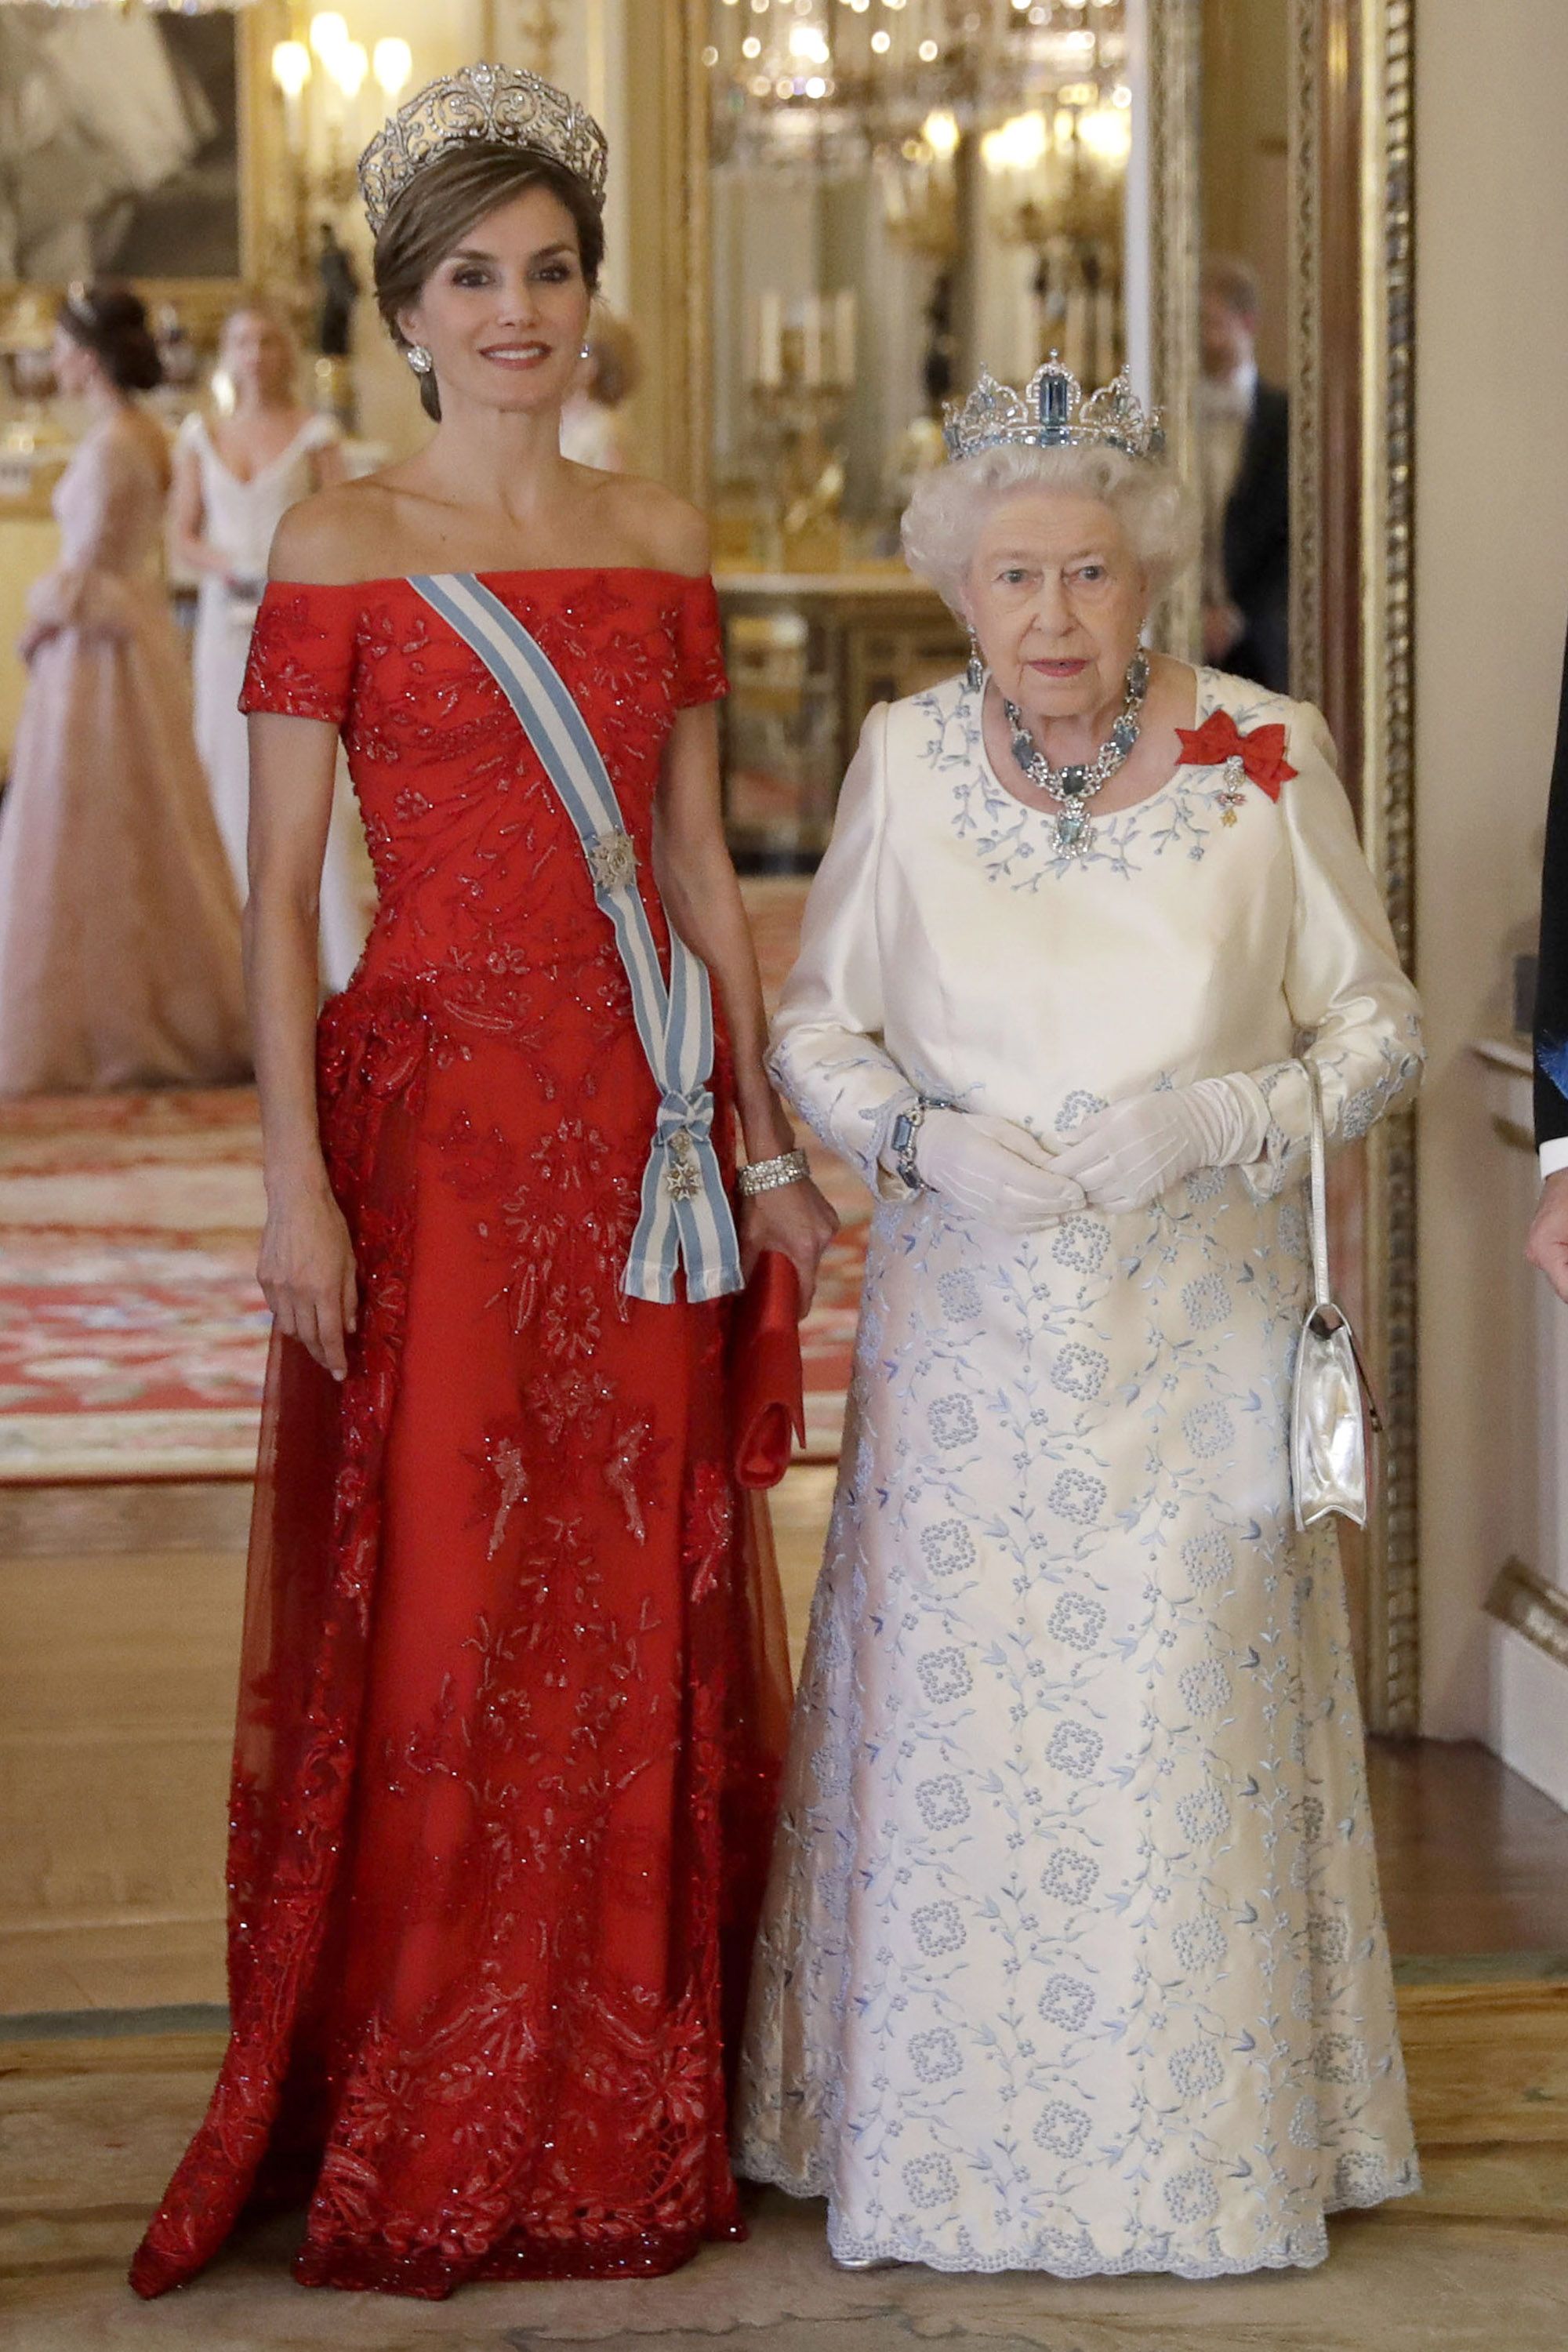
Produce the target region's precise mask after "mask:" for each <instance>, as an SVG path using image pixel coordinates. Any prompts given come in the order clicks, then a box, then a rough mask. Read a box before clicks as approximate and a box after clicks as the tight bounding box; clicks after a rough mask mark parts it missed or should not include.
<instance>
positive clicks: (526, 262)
mask: <svg viewBox="0 0 1568 2352" xmlns="http://www.w3.org/2000/svg"><path fill="white" fill-rule="evenodd" d="M589 300H590V289H589V286H588V282H587V279H586V278H585V277H584V269H583V257H582V254H581V252H580V250H579V247H578V237H577V226H576V223H575V222H574V219H573V217H572V215H571V214H570V212H568V210H567V208H566V206H565V205H563V203H562V201H561V199H560V197H559V196H557V195H555V194H553V193H552V191H551V190H550V189H549V188H546V187H531V188H526V189H524V191H523V192H522V194H521V195H517V196H514V197H513V198H512V199H511V201H510V203H509V204H503V205H499V206H498V207H497V208H496V210H495V211H494V212H491V213H487V214H486V215H485V216H484V218H483V219H482V220H479V221H477V222H475V224H474V226H472V227H471V228H470V229H468V230H467V231H466V232H465V233H464V235H463V236H462V238H461V241H460V242H459V243H458V245H457V246H456V247H453V249H452V251H451V252H449V253H447V254H446V255H444V256H443V257H442V259H441V260H440V262H439V263H438V264H437V267H436V268H435V269H434V270H433V271H432V272H431V274H430V276H429V277H428V278H426V281H425V283H424V285H423V286H422V287H421V288H420V289H419V299H418V301H417V302H416V303H415V304H413V305H411V306H410V307H409V308H408V309H406V310H402V311H400V312H399V313H398V318H397V325H398V328H399V331H401V333H402V334H403V336H404V337H405V341H407V342H409V343H410V344H422V345H423V346H424V348H425V349H426V351H427V352H429V354H430V359H431V366H432V373H434V375H435V378H436V381H437V384H438V385H439V387H440V393H441V403H442V411H443V414H444V415H447V416H450V415H453V414H454V413H455V412H458V411H460V410H461V409H462V408H464V407H466V406H472V407H477V408H499V409H504V410H509V411H516V410H533V409H545V408H559V407H560V405H561V404H562V402H563V400H564V399H565V397H566V394H567V393H568V392H569V391H570V390H571V388H572V382H573V378H574V375H575V373H576V371H577V367H578V364H579V360H580V354H581V352H582V345H583V338H584V333H585V331H586V329H587V324H588V307H589Z"/></svg>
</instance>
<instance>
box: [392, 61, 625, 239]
mask: <svg viewBox="0 0 1568 2352" xmlns="http://www.w3.org/2000/svg"><path fill="white" fill-rule="evenodd" d="M470 139H482V140H486V141H493V142H496V143H497V144H498V145H500V146H502V147H524V148H531V150H533V152H535V153H537V154H540V155H545V156H548V157H549V159H550V161H551V162H552V163H560V164H562V165H563V166H564V168H565V169H566V170H567V171H568V172H572V173H575V174H576V176H577V178H578V179H579V180H581V181H582V182H583V184H584V187H585V188H586V189H587V191H588V194H589V195H590V196H591V197H592V199H593V201H594V203H595V205H601V206H602V205H603V204H604V201H605V169H606V166H607V164H608V162H609V146H608V142H606V140H605V134H604V132H603V131H601V130H600V128H599V126H598V124H597V123H596V122H595V120H594V118H593V116H592V115H591V114H590V113H589V112H588V110H587V109H586V108H585V107H582V106H579V105H578V103H577V101H576V100H575V99H574V98H569V97H568V96H567V94H566V92H565V91H564V90H563V89H556V87H555V85H554V83H553V82H548V81H543V80H542V79H540V77H539V75H538V74H533V73H527V72H525V71H524V70H523V68H521V66H489V65H479V66H465V67H464V68H462V70H461V72H460V73H455V74H443V75H442V77H441V79H439V80H438V81H432V82H426V85H425V88H424V89H420V90H416V92H415V94H414V96H413V97H412V98H411V99H409V100H407V102H406V104H405V105H403V106H400V107H399V108H398V110H397V111H396V113H395V115H393V116H392V117H391V118H390V120H389V121H386V122H384V124H383V125H382V127H381V129H380V130H379V131H377V132H376V134H375V137H374V139H373V140H372V141H371V142H370V144H369V146H368V147H366V149H365V151H364V152H363V155H362V156H361V157H360V159H359V185H360V194H361V195H362V196H363V198H364V208H365V214H366V216H367V217H368V219H369V221H370V226H371V232H372V235H373V236H380V234H381V229H382V225H383V223H384V221H385V219H386V216H387V214H388V213H389V212H390V211H391V210H392V207H393V205H395V202H396V201H397V198H398V197H399V196H400V195H401V194H402V193H403V191H404V189H405V187H406V186H407V185H408V184H409V182H410V181H411V180H413V179H415V178H416V177H417V176H418V174H419V173H421V172H422V171H423V170H424V169H425V167H426V164H427V163H434V162H435V160H436V158H437V155H444V154H445V153H446V152H447V149H448V148H450V147H458V146H461V145H463V144H464V143H465V142H467V141H468V140H470Z"/></svg>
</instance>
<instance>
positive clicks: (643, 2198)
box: [132, 959, 788, 2296]
mask: <svg viewBox="0 0 1568 2352" xmlns="http://www.w3.org/2000/svg"><path fill="white" fill-rule="evenodd" d="M532 982H533V985H532V992H531V991H530V987H529V985H528V984H527V983H525V982H519V984H518V992H517V994H516V995H515V996H514V997H513V998H512V999H511V1000H510V1001H509V1002H508V1003H506V1004H505V1005H504V1006H503V1007H501V1008H500V1010H498V1008H497V1005H496V1003H495V1002H494V1001H493V999H491V998H484V999H480V998H478V997H473V996H468V995H465V996H461V997H458V996H456V995H454V994H453V993H452V992H446V993H443V992H439V991H437V990H436V989H435V988H434V987H432V988H428V989H426V990H424V991H421V990H419V989H417V988H410V987H408V986H406V985H400V986H395V987H385V986H382V987H378V986H377V985H375V984H374V982H372V983H368V984H367V983H365V982H356V983H355V984H354V986H353V988H351V990H350V991H349V992H347V993H346V994H345V995H344V996H342V997H340V998H338V999H336V1000H335V1001H334V1003H333V1004H332V1005H331V1006H330V1007H329V1009H328V1012H327V1014H326V1016H325V1017H324V1020H323V1024H322V1052H321V1086H322V1126H323V1134H324V1136H325V1139H326V1141H327V1147H328V1160H329V1166H330V1169H331V1176H332V1181H333V1184H334V1189H335V1190H336V1191H337V1193H338V1197H339V1199H340V1200H341V1201H342V1204H343V1207H344V1210H345V1213H346V1214H347V1216H348V1219H349V1223H350V1227H351V1230H352V1232H353V1238H354V1246H355V1254H356V1258H357V1260H358V1264H359V1268H360V1276H361V1308H360V1328H359V1332H358V1335H357V1339H356V1341H355V1344H354V1347H353V1354H352V1360H351V1370H350V1374H349V1378H348V1379H347V1381H345V1382H343V1383H342V1385H341V1386H340V1385H336V1384H334V1383H333V1382H332V1381H331V1380H330V1379H329V1378H328V1377H327V1376H326V1375H325V1374H324V1373H322V1372H321V1371H319V1370H317V1368H316V1367H315V1366H314V1365H313V1363H312V1362H311V1361H310V1359H309V1358H308V1357H307V1356H306V1354H305V1353H304V1351H303V1350H302V1349H300V1347H299V1346H298V1345H297V1344H296V1343H294V1342H292V1341H275V1343H274V1347H273V1354H272V1360H271V1365H270V1370H269V1374H268V1391H267V1404H266V1416H265V1424H264V1433H263V1440H262V1448H261V1459H260V1466H259V1474H258V1489H257V1507H256V1515H255V1520H254V1526H253V1532H252V1539H251V1560H250V1578H249V1586H248V1594H247V1616H246V1627H245V1651H244V1664H243V1674H242V1685H241V1695H240V1714H239V1725H238V1733H237V1748H236V1756H235V1772H234V1795H233V1816H232V1827H231V1845H230V1895H231V1916H230V1934H229V1985H230V2000H231V2040H230V2043H229V2048H228V2053H227V2055H226V2059H225V2062H224V2065H223V2070H222V2073H221V2074H220V2077H219V2079H218V2083H217V2085H216V2090H215V2092H214V2094H213V2098H212V2103H211V2105H210V2107H209V2109H208V2112H207V2116H206V2118H205V2121H204V2123H203V2124H202V2126H201V2127H200V2129H199V2130H198V2132H197V2134H196V2136H195V2139H194V2140H193V2142H192V2144H191V2147H190V2148H189V2150H188V2152H187V2154H186V2155H185V2157H184V2160H183V2162H182V2163H181V2165H180V2167H179V2169H178V2171H177V2172H176V2173H175V2175H174V2180H173V2182H172V2183H171V2186H170V2189H169V2191H168V2194H167V2197H166V2198H165V2200H164V2202H163V2206H162V2208H161V2209H160V2210H159V2212H158V2214H157V2216H156V2218H155V2219H154V2221H153V2224H152V2227H151V2228H150V2229H149V2231H148V2232H147V2235H146V2237H145V2239H144V2240H143V2242H142V2246H141V2249H140V2250H139V2252H138V2253H137V2256H136V2260H135V2264H134V2267H133V2270H132V2283H133V2284H134V2285H135V2287H136V2288H137V2290H138V2291H139V2292H140V2293H141V2294H147V2295H152V2294H161V2293H162V2292H163V2290H164V2289H166V2288H168V2287H171V2286H174V2285H177V2284H181V2283H182V2282H183V2281H184V2280H187V2279H189V2278H190V2277H191V2276H192V2275H193V2274H194V2273H195V2272H197V2271H198V2270H200V2268H201V2267H202V2265H203V2264H204V2263H206V2262H207V2261H209V2260H210V2259H211V2257H212V2256H213V2254H214V2253H215V2252H216V2251H217V2250H218V2249H219V2247H221V2246H222V2244H223V2243H224V2241H225V2240H226V2237H227V2236H228V2234H229V2232H230V2231H231V2230H232V2229H233V2227H234V2225H235V2223H236V2221H237V2219H238V2217H239V2216H240V2214H241V2212H242V2211H244V2210H246V2209H247V2207H248V2208H251V2209H253V2210H255V2209H261V2208H265V2207H268V2206H275V2205H278V2204H281V2203H300V2204H302V2205H303V2206H304V2207H305V2208H306V2218H305V2224H304V2239H303V2243H302V2246H301V2248H300V2253H299V2256H298V2260H297V2263H296V2274H297V2276H298V2277H299V2278H300V2280H302V2281H303V2282H304V2283H306V2284H310V2285H322V2286H341V2287H378V2288H384V2289H386V2290H389V2291H391V2292H395V2293H401V2294H415V2295H424V2296H440V2295H445V2294H448V2293H449V2292H450V2291H451V2289H452V2288H453V2287H455V2286H458V2285H459V2284H462V2283H463V2282H464V2281H465V2280H467V2279H480V2278H489V2279H496V2278H526V2277H539V2278H542V2277H555V2278H559V2277H607V2276H635V2275H639V2274H651V2273H658V2272H662V2271H668V2270H670V2269H673V2268H674V2267H676V2266H677V2265H678V2264H679V2263H682V2262H684V2261H686V2260H687V2259H688V2258H689V2256H690V2255H691V2254H692V2253H693V2252H696V2250H697V2249H698V2247H699V2246H700V2245H701V2244H702V2243H703V2242H705V2241H709V2240H713V2239H724V2238H735V2237H739V2236H741V2235H742V2234H743V2231H742V2225H741V2222H740V2221H739V2217H738V2211H737V2206H736V2199H735V2190H734V2185H733V2182H732V2179H731V2173H730V2168H729V2163H728V2159H727V2152H726V2084H725V2053H726V2048H727V2047H731V2048H732V2046H733V2040H734V2034H735V2030H736V2028H737V2027H738V2024H739V2009H740V2004H741V2002H742V2000H743V1997H744V1984H745V1972H746V1965H747V1960H748V1957H749V1946H750V1941H751V1936H752V1926H753V1922H754V1917H755V1912H756V1907H757V1905H758V1903H759V1901H760V1897H761V1893H762V1885H763V1877H764V1875H765V1872H766V1867H767V1857H768V1845H769V1840H770V1835H771V1830H772V1818H773V1794H774V1788H775V1783H776V1778H777V1770H778V1765H779V1759H780V1751H781V1748H782V1745H783V1739H784V1727H785V1717H786V1713H787V1706H788V1686H787V1668H786V1666H785V1664H784V1650H783V1625H782V1615H781V1612H780V1609H779V1605H778V1596H777V1580H776V1575H775V1574H774V1572H773V1561H772V1555H771V1551H770V1550H769V1549H768V1548H767V1526H766V1520H765V1517H764V1516H763V1514H762V1511H761V1507H760V1506H759V1505H758V1504H757V1503H756V1502H755V1500H754V1498H748V1497H744V1496H742V1495H741V1493H740V1492H739V1490H738V1489H737V1488H736V1486H734V1484H733V1481H732V1477H731V1453H732V1433H731V1430H730V1428H729V1425H728V1413H727V1408H726V1383H725V1377H724V1349H725V1345H726V1334H727V1325H728V1320H729V1318H730V1315H731V1308H730V1307H729V1306H728V1304H727V1303H726V1304H723V1305H719V1306H698V1307H693V1306H688V1305H684V1304H681V1305H675V1306H656V1305H649V1304H644V1303H642V1302H639V1301H636V1300H627V1299H626V1298H625V1297H623V1295H622V1294H621V1292H620V1289H619V1274H620V1268H621V1265H622V1263H623V1262H624V1258H625V1255H626V1244H627V1242H628V1240H629V1237H630V1234H631V1230H632V1226H633V1223H634V1221H635V1217H636V1211H637V1185H638V1181H639V1180H640V1176H641V1171H642V1163H643V1160H644V1158H645V1156H646V1152H647V1142H648V1138H649V1136H650V1134H651V1131H652V1123H653V1111H654V1095H653V1089H652V1084H651V1081H650V1079H649V1077H648V1074H647V1067H646V1065H645V1064H644V1062H643V1059H642V1055H641V1049H640V1047H639V1046H638V1045H637V1039H636V1035H635V1032H634V1031H633V1030H632V1027H631V1024H630V1020H629V1017H628V1008H627V1005H626V1000H625V995H624V988H623V986H622V984H621V982H620V981H619V976H618V973H617V972H616V971H614V970H613V969H610V968H608V967H606V965H605V963H604V961H602V960H597V959H596V960H595V961H592V962H588V963H585V964H584V966H582V967H581V968H580V969H579V970H578V971H576V972H575V973H569V974H564V975H563V973H562V972H561V971H553V972H552V973H550V974H547V975H541V974H535V975H533V976H532ZM563 1073H572V1074H573V1075H572V1076H571V1077H570V1078H569V1079H568V1078H567V1077H566V1076H563V1075H562V1074H563ZM721 1100H722V1093H721ZM725 1123H726V1122H725V1121H723V1120H721V1125H722V1124H725Z"/></svg>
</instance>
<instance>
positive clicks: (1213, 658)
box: [1198, 257, 1290, 694]
mask: <svg viewBox="0 0 1568 2352" xmlns="http://www.w3.org/2000/svg"><path fill="white" fill-rule="evenodd" d="M1257 336H1258V277H1257V273H1256V272H1255V271H1254V270H1253V269H1252V268H1250V267H1249V266H1248V265H1247V263H1246V262H1245V261H1234V260H1228V259H1226V258H1225V257H1215V258H1213V259H1211V260H1209V261H1208V262H1206V263H1205V267H1204V273H1203V278H1202V281H1201V285H1200V289H1199V330H1198V341H1199V352H1200V356H1201V359H1202V363H1203V374H1202V376H1201V378H1200V380H1199V383H1198V477H1199V481H1200V484H1201V487H1202V493H1203V503H1204V658H1205V661H1208V662H1211V663H1213V664H1214V665H1215V667H1217V668H1220V669H1227V670H1231V671H1234V672H1235V674H1236V675H1237V677H1249V678H1253V679H1255V680H1256V681H1257V683H1258V685H1259V686H1266V687H1269V688H1273V690H1274V691H1275V692H1276V693H1279V694H1284V693H1286V692H1288V690H1289V682H1290V653H1289V625H1290V416H1289V403H1288V401H1287V399H1286V396H1285V394H1284V393H1283V392H1280V391H1279V390H1278V389H1277V388H1276V387H1275V386H1274V385H1272V384H1267V383H1259V382H1258V352H1257Z"/></svg>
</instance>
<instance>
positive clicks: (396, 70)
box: [272, 9, 414, 283]
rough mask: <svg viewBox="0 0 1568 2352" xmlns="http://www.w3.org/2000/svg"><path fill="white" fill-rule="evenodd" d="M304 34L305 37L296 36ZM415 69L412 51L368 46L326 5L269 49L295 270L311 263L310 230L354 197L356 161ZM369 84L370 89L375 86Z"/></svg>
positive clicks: (391, 44) (388, 43)
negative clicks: (285, 160)
mask: <svg viewBox="0 0 1568 2352" xmlns="http://www.w3.org/2000/svg"><path fill="white" fill-rule="evenodd" d="M300 33H302V34H303V38H300V37H299V34H300ZM413 70H414V57H413V52H412V51H411V49H410V48H409V46H408V44H407V42H406V41H404V40H399V39H397V38H396V37H390V38H388V39H385V40H380V41H377V42H376V44H375V47H374V50H368V49H367V48H366V47H365V46H364V44H363V41H356V40H353V39H352V38H351V37H350V34H349V28H348V24H347V20H346V19H345V18H344V17H342V16H340V15H339V14H338V12H337V10H336V9H323V10H321V11H319V12H318V13H317V14H316V15H314V16H311V17H310V20H309V23H308V25H307V24H304V23H300V26H299V32H298V33H297V34H296V35H295V37H291V38H290V39H289V40H286V41H279V42H278V44H277V45H276V47H274V49H273V51H272V80H273V85H274V87H275V89H276V90H277V92H278V99H279V105H280V107H281V110H282V129H283V150H284V153H285V155H286V156H287V158H288V169H289V195H290V200H291V201H290V205H289V229H288V236H289V243H290V246H291V248H292V251H291V260H292V264H293V275H294V277H295V278H296V281H297V282H300V283H302V282H303V281H304V279H305V278H307V277H308V276H309V274H310V269H311V268H312V266H313V261H314V255H313V251H312V242H313V240H312V236H311V227H312V224H313V223H321V222H325V223H327V224H328V225H329V226H330V225H331V222H332V221H333V220H334V219H335V218H336V216H337V215H339V214H340V213H341V212H342V208H343V207H344V205H347V204H349V203H350V202H351V201H352V200H353V194H354V163H355V160H356V158H357V157H358V154H359V151H360V149H361V148H362V147H363V144H364V142H365V141H366V140H367V139H368V138H369V137H370V136H371V133H372V132H373V131H376V130H378V129H379V128H380V126H381V122H382V120H383V118H384V115H385V114H386V112H387V111H388V110H390V109H391V108H392V107H394V106H395V104H396V102H397V99H398V96H399V93H400V92H401V91H402V90H403V89H405V87H406V85H407V82H408V79H409V76H410V74H411V73H412V72H413ZM373 85H374V87H372V86H373Z"/></svg>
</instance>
